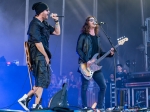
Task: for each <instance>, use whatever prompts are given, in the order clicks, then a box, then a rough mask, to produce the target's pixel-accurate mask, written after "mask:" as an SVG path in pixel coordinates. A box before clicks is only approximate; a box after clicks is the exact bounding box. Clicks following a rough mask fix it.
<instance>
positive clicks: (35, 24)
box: [18, 2, 60, 111]
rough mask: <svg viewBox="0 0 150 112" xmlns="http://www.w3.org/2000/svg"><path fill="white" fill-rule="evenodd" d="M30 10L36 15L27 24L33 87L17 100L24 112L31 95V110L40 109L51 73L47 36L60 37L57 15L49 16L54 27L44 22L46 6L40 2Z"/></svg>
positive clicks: (46, 11) (47, 11) (46, 13)
mask: <svg viewBox="0 0 150 112" xmlns="http://www.w3.org/2000/svg"><path fill="white" fill-rule="evenodd" d="M32 10H35V13H36V15H35V16H34V17H33V19H32V21H31V22H30V24H29V28H28V32H27V34H28V43H29V49H30V57H31V62H32V63H31V64H32V73H33V76H34V77H35V85H34V87H33V89H32V90H30V91H29V92H28V94H25V95H24V96H23V97H22V98H20V99H19V100H18V102H19V104H20V105H21V106H22V107H23V108H24V109H25V110H26V111H29V108H28V102H29V101H30V100H31V98H32V96H33V94H36V98H35V104H33V106H32V109H42V105H41V104H40V100H41V96H42V93H43V88H48V86H49V84H50V77H51V71H50V68H49V64H50V59H51V53H50V51H49V38H50V37H49V36H50V34H53V35H60V25H59V20H58V19H59V18H58V17H57V14H55V13H52V14H51V18H52V19H54V22H55V26H54V27H52V26H51V25H49V24H48V23H47V22H46V20H47V19H48V17H49V14H50V10H49V7H48V5H47V4H45V3H42V2H37V3H34V4H33V6H32Z"/></svg>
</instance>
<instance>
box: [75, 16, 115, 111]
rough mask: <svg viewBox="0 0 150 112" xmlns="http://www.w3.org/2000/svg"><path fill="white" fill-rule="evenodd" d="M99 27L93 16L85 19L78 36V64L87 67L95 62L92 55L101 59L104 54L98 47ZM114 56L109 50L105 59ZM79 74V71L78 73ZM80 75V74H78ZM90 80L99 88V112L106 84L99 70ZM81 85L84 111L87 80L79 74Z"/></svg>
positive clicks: (101, 108) (112, 51)
mask: <svg viewBox="0 0 150 112" xmlns="http://www.w3.org/2000/svg"><path fill="white" fill-rule="evenodd" d="M98 31H99V26H98V24H97V20H96V18H95V17H93V16H89V17H87V19H86V20H85V23H84V25H83V27H82V33H81V34H80V35H79V38H78V41H77V46H76V51H77V54H78V55H79V61H78V62H79V64H81V63H86V66H87V67H89V66H90V65H91V64H92V63H94V62H95V60H93V59H92V57H93V56H94V54H96V53H99V56H98V57H101V56H102V55H104V54H105V52H103V51H102V49H101V47H100V37H99V36H98ZM113 54H114V49H113V48H111V51H110V54H109V55H108V56H107V57H112V56H113ZM79 72H80V71H79ZM80 73H81V72H80ZM92 78H93V79H94V81H95V82H96V83H97V84H98V86H99V89H100V91H99V93H98V102H97V106H96V107H95V109H96V110H97V111H98V112H99V111H102V110H103V102H104V97H105V91H106V83H105V80H104V76H103V74H102V72H101V70H98V71H96V72H94V74H93V76H92ZM81 79H82V85H81V99H82V106H83V108H84V109H86V108H87V96H86V91H87V88H88V83H89V80H87V79H86V78H84V77H83V74H82V73H81Z"/></svg>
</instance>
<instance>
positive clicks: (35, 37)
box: [27, 17, 55, 59]
mask: <svg viewBox="0 0 150 112" xmlns="http://www.w3.org/2000/svg"><path fill="white" fill-rule="evenodd" d="M54 30H55V29H54V28H53V27H52V26H50V25H48V24H47V22H46V21H43V22H41V21H40V20H38V19H37V18H35V17H34V18H33V20H32V21H31V22H30V25H29V29H28V32H27V34H28V42H29V44H30V46H29V47H30V55H31V58H32V59H34V58H35V57H37V56H43V54H42V53H41V52H40V51H38V49H37V48H36V46H35V43H39V42H41V43H42V44H43V47H44V49H45V51H46V53H47V55H48V57H49V58H51V53H50V51H49V36H50V34H52V33H53V32H54Z"/></svg>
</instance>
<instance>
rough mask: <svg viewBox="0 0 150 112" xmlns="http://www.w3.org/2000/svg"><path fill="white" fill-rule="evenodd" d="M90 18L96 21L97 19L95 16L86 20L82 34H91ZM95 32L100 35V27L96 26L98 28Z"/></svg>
mask: <svg viewBox="0 0 150 112" xmlns="http://www.w3.org/2000/svg"><path fill="white" fill-rule="evenodd" d="M90 18H94V19H96V18H95V17H93V16H89V17H87V18H86V20H85V23H84V25H83V27H82V33H86V34H89V32H90V26H89V19H90ZM94 30H95V34H96V35H98V31H99V26H98V25H96V27H95V29H94Z"/></svg>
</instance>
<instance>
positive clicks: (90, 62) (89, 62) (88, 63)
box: [87, 59, 95, 67]
mask: <svg viewBox="0 0 150 112" xmlns="http://www.w3.org/2000/svg"><path fill="white" fill-rule="evenodd" d="M94 62H95V59H91V60H89V61H88V62H87V67H90V66H91V64H92V63H94Z"/></svg>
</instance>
